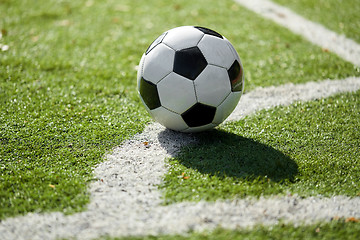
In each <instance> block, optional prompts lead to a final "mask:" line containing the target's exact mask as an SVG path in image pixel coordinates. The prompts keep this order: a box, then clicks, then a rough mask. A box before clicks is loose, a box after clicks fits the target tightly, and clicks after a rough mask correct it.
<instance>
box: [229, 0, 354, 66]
mask: <svg viewBox="0 0 360 240" xmlns="http://www.w3.org/2000/svg"><path fill="white" fill-rule="evenodd" d="M235 1H236V2H237V3H239V4H241V5H243V6H245V7H246V8H248V9H250V10H252V11H254V12H256V13H258V14H260V15H262V16H263V17H265V18H268V19H271V20H272V21H274V22H276V23H277V24H279V25H281V26H284V27H286V28H288V29H290V30H291V31H292V32H294V33H296V34H299V35H301V36H303V37H304V38H305V39H307V40H308V41H310V42H312V43H313V44H316V45H318V46H320V47H322V48H325V49H328V50H329V51H331V52H334V53H336V54H337V55H339V56H340V57H342V58H343V59H345V60H347V61H349V62H351V63H352V64H354V65H356V66H360V45H359V44H358V43H356V42H355V41H353V40H351V39H348V38H346V37H345V36H343V35H339V34H337V33H335V32H333V31H331V30H329V29H327V28H325V27H324V26H322V25H320V24H318V23H315V22H312V21H310V20H307V19H305V18H303V17H302V16H300V15H298V14H296V13H294V12H293V11H291V10H289V9H288V8H286V7H283V6H280V5H278V4H276V3H273V2H271V1H269V0H235Z"/></svg>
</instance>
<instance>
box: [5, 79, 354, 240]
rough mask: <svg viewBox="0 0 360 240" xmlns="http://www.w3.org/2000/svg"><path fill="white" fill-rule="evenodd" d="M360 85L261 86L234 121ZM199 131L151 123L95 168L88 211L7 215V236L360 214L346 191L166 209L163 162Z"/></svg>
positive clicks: (167, 230) (172, 229) (82, 235)
mask: <svg viewBox="0 0 360 240" xmlns="http://www.w3.org/2000/svg"><path fill="white" fill-rule="evenodd" d="M358 89H360V78H355V77H351V78H347V79H344V80H333V81H328V80H326V81H322V82H316V83H314V82H312V83H306V84H299V85H284V86H279V87H270V88H258V89H256V90H254V91H252V92H249V93H247V94H245V95H244V96H243V97H242V99H241V100H240V107H239V108H238V109H237V110H236V112H235V113H234V114H233V115H232V116H231V120H238V119H240V118H242V117H244V116H245V115H248V114H251V113H253V112H255V111H258V110H261V109H264V108H268V107H273V106H276V105H288V104H291V103H293V102H294V101H307V100H311V99H315V98H322V97H328V96H329V95H333V94H336V93H340V92H348V91H356V90H358ZM242 108H244V109H246V110H242ZM192 136H193V135H188V134H183V133H175V132H173V131H169V130H165V129H164V128H163V127H162V126H160V125H159V124H156V123H154V124H151V125H150V126H148V127H147V128H146V129H145V130H144V132H143V133H141V134H138V135H136V136H135V137H134V138H133V139H132V140H128V141H126V142H124V143H123V144H122V145H121V146H119V147H118V148H116V149H114V151H113V153H111V154H110V155H108V156H106V159H107V160H106V161H104V162H103V163H101V164H99V166H98V167H97V168H96V169H95V175H96V176H97V177H98V178H99V179H100V180H99V181H96V182H94V183H92V184H91V186H90V193H91V203H90V204H89V206H88V209H87V211H85V212H81V213H77V214H74V215H70V216H66V215H64V214H62V213H59V212H55V213H49V214H37V213H30V214H27V215H26V216H20V217H15V218H8V219H5V220H4V221H2V222H0V239H2V240H6V239H56V238H76V239H91V238H97V237H100V236H104V235H109V236H117V237H119V236H128V235H149V234H156V235H157V234H175V233H179V234H183V233H186V232H188V231H190V230H196V231H198V230H203V229H213V228H215V227H218V226H223V227H225V228H230V229H233V228H236V227H245V226H253V225H255V224H259V223H261V224H264V225H268V224H274V223H277V222H279V221H283V222H293V223H295V224H301V223H313V222H316V221H320V220H321V221H330V219H331V218H332V217H334V216H338V217H357V218H360V197H355V198H349V197H344V196H334V197H331V198H322V197H310V198H306V199H302V198H299V197H297V196H285V197H279V196H278V197H276V196H275V197H269V198H260V199H259V200H252V199H239V200H234V201H230V200H227V201H218V202H215V203H208V202H203V201H202V202H199V203H189V202H183V203H179V204H173V205H170V206H162V205H161V202H162V199H161V193H160V192H159V191H158V189H157V185H158V184H159V183H161V181H162V177H163V175H164V174H165V173H166V171H167V167H166V166H165V163H164V159H165V158H167V157H170V156H172V155H174V154H176V152H177V151H179V149H180V148H181V146H184V145H186V144H189V143H191V142H193V141H195V139H194V138H193V137H192ZM145 142H146V143H145Z"/></svg>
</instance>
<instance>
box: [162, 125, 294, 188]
mask: <svg viewBox="0 0 360 240" xmlns="http://www.w3.org/2000/svg"><path fill="white" fill-rule="evenodd" d="M175 135H176V134H175ZM181 135H184V134H181ZM169 136H174V132H173V131H171V130H165V131H162V132H160V133H159V135H158V138H159V141H160V143H161V144H162V145H163V147H164V148H165V149H168V147H169V146H173V145H174V144H175V143H172V141H173V140H174V141H176V142H178V140H179V139H178V138H177V139H172V137H169ZM190 136H192V137H194V138H195V139H196V140H197V141H196V144H190V145H186V146H184V147H182V149H181V151H180V152H178V153H175V154H173V156H174V157H176V159H177V160H178V161H179V163H180V164H182V165H184V166H185V167H187V168H192V169H196V170H197V171H199V172H201V173H203V174H210V175H214V176H218V177H233V178H239V179H249V180H251V179H257V178H259V177H262V178H264V177H266V178H267V179H271V181H275V182H281V181H284V180H289V181H293V180H294V177H295V175H296V174H297V173H298V165H297V164H296V163H295V162H294V161H293V160H292V159H291V158H290V157H288V156H287V155H285V154H283V153H282V152H280V151H278V150H276V149H274V148H272V147H271V146H268V145H265V144H263V143H259V142H257V141H254V140H252V139H250V138H246V137H242V136H239V135H236V134H233V133H228V132H224V131H221V130H212V131H207V132H204V133H198V134H191V135H190ZM169 150H170V149H169Z"/></svg>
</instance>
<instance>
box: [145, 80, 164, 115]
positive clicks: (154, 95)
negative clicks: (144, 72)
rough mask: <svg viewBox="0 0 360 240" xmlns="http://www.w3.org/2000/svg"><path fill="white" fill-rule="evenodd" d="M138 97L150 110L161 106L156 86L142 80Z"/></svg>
mask: <svg viewBox="0 0 360 240" xmlns="http://www.w3.org/2000/svg"><path fill="white" fill-rule="evenodd" d="M140 95H141V97H142V99H143V100H144V102H145V104H146V106H148V108H150V110H153V109H155V108H158V107H160V106H161V103H160V98H159V93H158V90H157V87H156V85H155V84H153V83H152V82H149V81H146V80H145V79H144V78H141V80H140Z"/></svg>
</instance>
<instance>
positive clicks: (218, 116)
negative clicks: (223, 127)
mask: <svg viewBox="0 0 360 240" xmlns="http://www.w3.org/2000/svg"><path fill="white" fill-rule="evenodd" d="M241 95H242V92H231V93H230V95H229V96H227V98H226V99H225V100H224V101H223V102H222V103H221V104H220V105H219V106H218V107H217V108H216V112H215V116H214V120H213V123H214V124H216V125H218V124H220V123H222V122H223V121H224V120H225V119H226V118H227V117H228V116H229V115H230V114H231V113H232V112H233V111H234V109H235V107H236V106H237V104H238V102H239V100H240V97H241Z"/></svg>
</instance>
